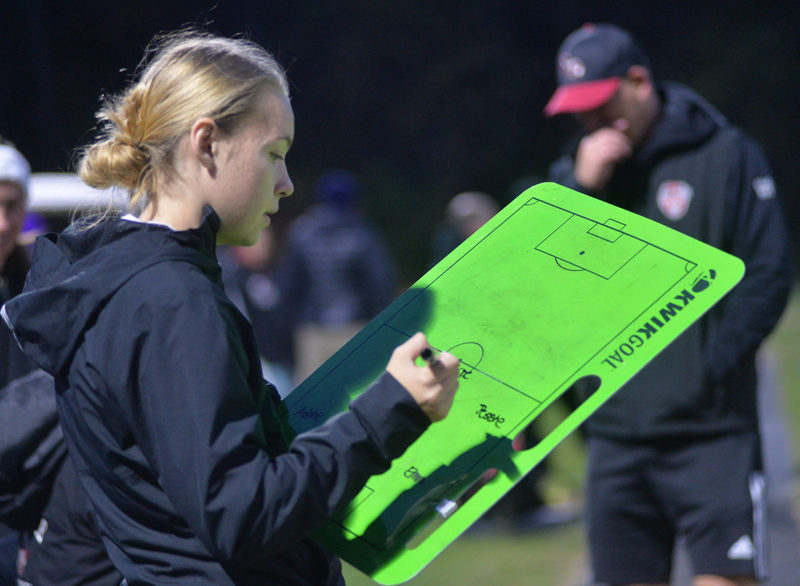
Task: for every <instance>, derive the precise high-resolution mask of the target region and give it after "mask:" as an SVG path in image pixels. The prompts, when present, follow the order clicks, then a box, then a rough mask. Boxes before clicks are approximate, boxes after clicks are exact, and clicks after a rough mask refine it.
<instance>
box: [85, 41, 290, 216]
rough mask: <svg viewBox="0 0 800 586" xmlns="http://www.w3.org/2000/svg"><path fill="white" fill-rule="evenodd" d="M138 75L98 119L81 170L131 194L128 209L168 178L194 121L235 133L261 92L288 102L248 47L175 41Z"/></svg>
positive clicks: (280, 82)
mask: <svg viewBox="0 0 800 586" xmlns="http://www.w3.org/2000/svg"><path fill="white" fill-rule="evenodd" d="M150 57H151V58H150ZM138 70H140V71H141V75H140V76H139V77H138V80H136V81H135V82H134V83H133V84H132V85H131V86H130V87H129V88H128V89H127V90H125V91H124V92H123V93H121V94H120V95H118V96H116V97H112V98H109V99H107V100H106V101H105V103H104V105H103V107H102V108H101V110H100V111H99V112H98V113H97V119H98V121H99V122H100V125H101V130H100V134H99V136H98V137H97V139H96V141H95V142H94V143H92V144H90V145H89V146H87V147H86V148H85V149H84V150H83V152H82V153H81V158H80V161H79V163H78V173H79V175H80V176H81V178H82V179H83V181H84V182H85V183H87V184H88V185H90V186H92V187H96V188H100V189H106V188H109V187H121V188H123V189H125V190H127V191H128V194H129V202H130V206H131V208H136V207H138V206H140V205H142V204H143V203H145V202H146V201H147V200H148V199H149V198H150V197H152V196H153V195H154V194H156V193H157V191H158V189H157V183H158V181H159V180H162V179H164V178H166V177H169V175H170V173H171V172H172V171H173V163H174V153H175V148H176V146H177V144H178V142H179V141H180V140H181V139H182V138H183V137H184V136H185V135H186V134H187V133H188V132H189V130H190V128H191V126H192V124H193V123H194V121H195V120H197V119H198V118H202V117H209V118H211V119H212V120H214V121H215V122H216V123H217V125H218V127H219V128H220V130H221V131H222V132H223V133H230V132H233V131H235V130H236V129H237V128H238V126H239V125H240V124H241V123H242V121H243V120H245V119H246V118H247V117H248V115H249V114H250V113H251V112H252V111H253V108H254V104H255V101H256V98H257V96H258V94H259V92H260V91H261V90H262V89H263V88H265V87H271V88H274V89H276V90H278V91H280V92H281V93H283V95H285V96H286V97H287V98H288V97H289V88H288V83H287V81H286V75H285V73H284V71H283V69H282V68H281V66H280V65H279V64H278V62H277V61H276V60H275V58H274V57H273V56H272V55H271V54H270V53H268V52H267V51H266V50H265V49H264V48H262V47H261V46H259V45H257V44H255V43H253V42H251V41H248V40H245V39H239V38H236V39H231V38H225V37H218V36H214V35H210V34H207V33H202V32H197V31H182V32H179V33H172V34H170V35H167V36H165V37H161V38H157V39H155V40H154V42H153V43H152V44H151V46H150V47H149V48H148V50H147V52H146V53H145V58H144V59H143V61H142V63H141V64H140V65H139V68H138Z"/></svg>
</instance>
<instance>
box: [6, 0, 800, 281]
mask: <svg viewBox="0 0 800 586" xmlns="http://www.w3.org/2000/svg"><path fill="white" fill-rule="evenodd" d="M0 6H2V12H1V13H0V75H1V76H2V77H1V78H0V79H1V80H2V91H0V134H3V135H5V136H7V137H8V138H10V139H11V140H13V141H14V142H15V143H16V144H17V146H18V147H19V148H20V149H21V150H22V151H23V152H24V153H25V154H26V156H27V157H28V158H29V159H30V161H31V164H32V166H33V170H34V171H71V170H72V161H73V160H74V157H75V151H76V149H77V148H78V147H80V146H81V145H83V144H85V143H86V142H87V141H89V140H91V139H92V137H93V136H94V123H95V121H94V113H95V111H96V110H97V109H98V106H99V105H100V96H101V95H102V94H103V93H115V92H118V91H120V90H121V89H123V88H124V86H125V85H126V83H127V82H128V81H129V79H130V77H131V75H132V73H133V71H134V70H135V68H136V65H137V63H138V62H139V60H140V58H141V56H142V53H143V49H144V47H145V46H146V44H147V43H148V41H149V40H150V39H151V37H152V36H153V35H154V34H155V33H157V32H163V31H168V30H172V29H175V28H178V27H180V26H182V25H184V24H191V23H194V24H198V23H199V24H204V25H205V28H207V29H208V30H210V31H212V32H217V33H221V34H226V35H230V34H235V33H240V32H243V33H246V34H247V35H248V36H250V37H251V38H253V39H254V40H256V41H258V42H259V43H261V44H262V45H264V46H265V47H267V48H268V49H270V50H271V51H272V52H274V53H275V54H276V55H277V56H278V58H279V60H280V61H281V62H282V63H283V65H284V66H285V67H286V68H287V69H288V73H289V78H290V81H291V84H292V93H293V104H294V108H295V113H296V116H297V128H296V142H295V146H294V148H293V149H292V152H291V153H290V158H289V167H290V171H291V173H292V176H293V179H294V182H295V186H296V192H295V196H294V197H293V198H291V199H290V200H288V201H287V202H285V205H283V206H282V212H281V214H279V216H280V215H282V217H279V218H278V222H277V225H278V227H279V228H280V227H281V226H282V225H285V224H286V223H287V222H288V221H289V220H290V219H291V218H292V217H294V216H295V215H297V213H299V211H301V210H302V209H303V208H304V207H305V206H306V205H307V204H308V203H309V201H310V199H311V194H310V186H311V184H312V183H313V181H314V179H315V178H316V177H317V176H318V175H319V173H321V172H322V171H323V170H324V169H326V168H328V167H331V166H339V167H345V168H348V169H351V170H353V171H355V172H356V173H358V174H359V175H360V176H361V177H362V179H363V180H364V182H365V184H366V186H367V192H368V198H367V202H366V207H367V212H368V214H369V216H370V217H371V218H372V219H373V220H374V222H375V223H377V224H378V226H379V227H380V228H381V229H382V230H383V232H384V233H385V235H386V237H387V239H388V241H389V243H390V245H391V247H392V253H393V255H394V257H395V260H396V261H397V263H398V266H399V268H400V270H401V276H402V279H403V281H404V282H405V283H406V284H409V283H411V282H413V281H414V280H416V278H417V277H419V276H420V274H421V273H422V272H423V271H424V270H425V269H426V268H427V262H428V258H429V246H430V238H431V234H432V231H433V229H434V226H435V224H436V223H437V222H438V221H439V220H440V219H441V216H442V213H443V210H444V207H445V205H446V204H447V201H448V200H449V199H450V198H451V197H452V196H453V195H455V194H456V193H458V192H460V191H463V190H475V189H477V190H483V191H486V192H488V193H490V194H491V195H492V196H493V197H495V198H496V199H497V200H498V202H499V203H500V204H501V205H502V204H504V203H506V202H508V201H509V200H510V199H511V198H512V197H513V196H515V195H517V191H519V187H520V185H521V183H519V181H520V180H523V181H528V182H536V181H538V180H540V179H541V178H544V177H545V176H546V173H547V166H548V164H549V162H550V161H551V160H552V159H553V158H554V157H555V155H556V153H557V152H558V149H559V147H560V145H561V143H562V141H563V140H564V139H565V138H566V136H567V134H568V133H569V132H570V130H571V129H572V126H571V122H570V120H569V119H563V120H548V119H545V118H544V117H543V115H542V108H543V107H544V104H545V102H546V101H547V99H548V97H549V96H550V94H551V93H552V91H553V89H554V83H555V73H554V59H555V53H556V50H557V48H558V45H559V43H560V41H561V40H562V39H563V37H564V36H565V35H566V34H568V33H569V32H571V31H572V30H574V29H575V28H577V27H578V26H580V25H581V24H582V23H584V22H587V21H594V22H601V21H607V22H614V23H616V24H619V25H621V26H623V27H625V28H627V29H628V30H630V31H631V32H632V33H633V34H634V35H635V36H636V37H637V38H638V39H639V41H640V43H641V44H642V45H643V46H644V48H645V50H646V51H647V52H648V53H649V54H650V57H651V61H652V65H653V69H654V72H655V75H656V77H657V78H660V79H668V80H674V81H680V82H683V83H686V84H687V85H689V86H692V87H693V88H695V89H696V90H697V91H698V92H700V93H701V94H702V95H703V96H705V97H706V98H707V99H709V100H710V101H711V102H712V103H713V104H714V105H716V106H717V107H718V108H719V109H720V110H721V111H722V112H723V113H724V114H725V115H727V116H728V117H729V118H730V119H731V120H732V121H733V122H734V123H736V124H738V125H739V126H741V127H743V128H744V129H745V130H746V131H747V132H748V133H750V134H751V135H752V136H754V137H755V138H756V139H757V140H758V141H759V142H760V143H761V144H762V146H763V147H764V148H765V150H766V151H767V154H768V156H769V159H770V162H771V163H772V166H773V168H774V171H775V175H776V180H777V183H778V186H779V188H780V190H781V193H782V195H783V199H784V202H785V206H786V208H787V212H788V215H789V218H790V229H791V232H792V237H793V239H794V243H795V248H796V249H798V248H800V234H798V231H797V230H796V229H794V225H795V224H796V222H797V220H798V219H800V203H798V192H799V191H800V174H798V162H797V150H796V149H798V140H797V135H798V131H799V130H800V114H798V106H797V96H798V93H799V92H798V89H800V75H798V71H799V70H800V40H799V37H800V35H798V22H800V2H797V1H796V0H795V1H782V2H769V1H768V0H767V1H763V2H753V1H752V0H747V1H744V0H727V1H724V2H719V1H699V2H688V1H686V2H669V3H658V4H656V3H650V2H642V1H641V0H637V1H623V2H597V0H586V1H582V0H553V1H550V2H534V1H530V2H524V1H520V0H493V1H486V2H463V1H458V2H456V1H453V0H444V1H438V2H434V1H419V2H408V1H406V2H399V1H398V2H395V1H381V0H379V1H377V2H375V1H373V2H370V1H366V0H363V1H358V0H351V1H344V2H326V3H323V2H302V1H291V0H290V1H285V2H271V1H264V0H250V1H246V0H238V1H226V0H219V1H217V2H213V1H211V0H205V1H197V0H183V1H177V0H176V1H169V0H158V1H156V0H136V1H133V2H113V1H112V2H109V1H108V0H105V1H102V2H101V1H99V0H86V1H81V2H69V1H67V2H65V1H63V0H62V1H59V2H56V1H52V0H2V2H0ZM795 257H796V258H797V255H796V256H795Z"/></svg>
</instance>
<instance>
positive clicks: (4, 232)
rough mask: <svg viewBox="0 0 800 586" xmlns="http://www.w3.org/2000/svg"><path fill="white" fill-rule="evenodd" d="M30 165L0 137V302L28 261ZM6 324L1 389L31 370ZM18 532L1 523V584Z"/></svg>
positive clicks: (7, 577) (16, 288)
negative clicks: (25, 228)
mask: <svg viewBox="0 0 800 586" xmlns="http://www.w3.org/2000/svg"><path fill="white" fill-rule="evenodd" d="M30 175H31V168H30V165H29V164H28V161H27V160H25V157H23V156H22V154H20V152H19V151H17V149H16V148H14V145H13V144H11V143H10V142H8V141H6V140H5V139H3V138H2V137H0V305H2V304H3V303H5V302H6V301H8V300H9V299H11V298H12V297H14V296H16V295H18V294H19V293H20V292H21V291H22V286H23V285H24V284H25V276H26V275H27V274H28V269H29V268H30V263H29V261H28V255H27V253H26V251H25V248H24V247H23V246H22V245H21V244H20V243H19V235H20V231H21V230H22V224H23V222H24V220H25V209H26V207H27V201H28V183H29V180H30ZM33 368H34V366H33V364H32V363H31V362H30V361H29V360H28V358H27V357H26V356H25V354H23V353H22V350H20V349H19V346H17V344H16V342H15V341H14V338H13V337H12V336H11V332H10V331H9V330H8V328H5V327H0V389H2V388H3V387H5V386H6V385H7V384H8V383H9V382H10V381H12V380H14V379H16V378H18V377H21V376H23V375H25V374H27V373H28V372H30V371H31V370H33ZM18 545H19V536H18V534H17V532H16V531H12V530H11V529H9V528H8V527H6V526H5V525H3V524H0V586H6V585H16V583H17V581H16V562H17V548H18Z"/></svg>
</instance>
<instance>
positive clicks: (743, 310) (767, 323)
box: [706, 137, 792, 383]
mask: <svg viewBox="0 0 800 586" xmlns="http://www.w3.org/2000/svg"><path fill="white" fill-rule="evenodd" d="M727 187H728V189H727V191H728V193H727V198H726V199H725V206H726V209H725V214H724V218H725V222H724V232H723V240H724V242H723V247H724V249H725V250H727V251H728V252H730V253H731V254H733V255H735V256H738V257H739V258H741V259H742V260H743V261H744V263H745V275H744V278H743V279H742V281H741V282H740V283H739V285H737V286H736V288H734V289H733V291H732V292H731V293H730V294H729V295H728V296H727V297H726V298H725V299H724V300H723V302H722V303H720V304H719V305H718V306H717V308H715V310H713V311H714V314H713V315H714V316H715V318H716V319H715V320H714V322H715V331H714V332H712V333H711V335H710V336H709V343H710V344H711V346H710V347H709V352H708V360H709V362H708V364H707V365H706V367H707V369H708V372H709V373H710V376H711V379H712V380H711V382H712V383H719V382H721V381H723V380H724V379H725V378H726V377H727V376H728V375H729V374H731V373H732V372H733V371H734V370H736V368H737V367H738V366H739V365H740V364H741V363H742V361H743V360H744V359H746V358H747V357H749V356H752V355H753V354H754V353H755V351H756V350H757V349H758V347H759V345H760V344H761V342H762V341H763V340H764V338H766V336H767V335H768V334H769V333H770V332H771V331H772V329H773V328H774V327H775V324H776V323H777V321H778V319H779V318H780V316H781V313H782V312H783V310H784V308H785V306H786V302H787V300H788V296H789V292H790V290H791V285H792V277H791V264H792V263H791V252H790V244H789V238H788V234H787V229H786V225H785V220H784V217H783V212H782V209H781V204H780V200H779V199H778V196H777V193H776V189H775V184H774V181H773V177H772V173H771V171H770V168H769V165H768V163H767V161H766V157H765V156H764V153H763V152H762V150H761V148H760V147H759V146H758V145H756V144H755V142H753V141H752V140H751V139H749V138H747V137H743V138H742V141H741V143H740V148H738V149H736V150H735V154H734V160H733V161H732V163H731V174H730V176H729V177H728V185H727Z"/></svg>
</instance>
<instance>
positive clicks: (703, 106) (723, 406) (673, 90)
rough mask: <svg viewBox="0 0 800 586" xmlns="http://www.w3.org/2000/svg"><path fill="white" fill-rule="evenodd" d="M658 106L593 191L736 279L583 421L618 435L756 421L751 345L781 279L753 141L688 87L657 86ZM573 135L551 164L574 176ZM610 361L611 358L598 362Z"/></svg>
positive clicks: (768, 187)
mask: <svg viewBox="0 0 800 586" xmlns="http://www.w3.org/2000/svg"><path fill="white" fill-rule="evenodd" d="M659 92H660V97H661V100H662V106H663V107H662V112H661V116H660V118H659V119H658V121H657V123H656V126H655V127H654V129H653V131H652V132H651V134H650V136H649V137H648V138H647V140H646V142H645V143H644V144H643V145H642V147H641V148H640V149H638V150H637V151H636V152H635V153H634V155H633V157H632V158H631V159H629V160H627V161H625V162H623V163H621V164H620V165H619V166H618V167H617V169H616V170H615V172H614V175H613V177H612V180H611V182H610V183H609V184H608V185H607V186H606V188H605V189H603V191H602V192H601V193H590V195H594V196H596V197H599V198H601V199H603V200H606V201H608V202H610V203H612V204H615V205H618V206H620V207H623V208H626V209H629V210H631V211H633V212H636V213H638V214H641V215H643V216H646V217H649V218H652V219H655V220H657V221H659V222H661V223H663V224H666V225H667V226H670V227H672V228H675V229H676V230H679V231H681V232H683V233H685V234H688V235H690V236H693V237H695V238H697V239H699V240H702V241H704V242H707V243H709V244H711V245H713V246H715V247H717V248H720V249H722V250H725V251H727V252H730V253H731V254H733V255H735V256H738V257H739V258H741V259H742V260H743V261H744V262H745V265H746V274H745V276H744V279H743V280H742V282H741V283H740V284H739V285H738V286H737V287H736V288H735V289H734V290H733V291H732V292H731V293H730V294H729V295H728V296H727V297H726V298H725V299H723V300H722V302H720V303H719V304H718V305H717V306H716V307H715V308H713V309H712V310H711V311H710V312H709V314H707V315H706V316H705V317H704V318H703V319H702V320H701V321H700V322H698V323H697V324H695V325H694V326H693V327H692V328H690V329H689V330H688V331H686V332H685V333H684V334H683V335H681V336H680V337H679V338H678V339H677V340H676V341H675V342H673V343H672V344H671V345H670V346H669V347H668V348H667V349H666V350H665V351H664V352H662V353H661V354H660V355H659V356H658V357H656V358H655V359H654V360H653V361H652V362H651V363H650V364H648V365H647V366H646V367H645V368H644V369H643V370H642V371H641V372H640V373H639V374H637V375H636V376H635V377H634V378H633V379H632V380H631V381H630V382H629V383H628V384H626V385H625V386H624V387H623V388H622V389H621V390H620V391H619V392H618V393H617V394H616V395H614V396H613V397H612V398H611V399H610V400H609V401H608V403H607V404H606V405H604V406H603V407H602V408H601V409H599V410H598V412H597V413H595V415H593V416H592V418H590V420H589V421H588V430H589V431H590V432H591V433H596V434H600V435H605V436H610V437H615V438H618V439H641V438H658V437H669V436H674V435H676V434H700V435H704V434H714V433H727V432H732V431H753V430H757V413H756V373H755V354H756V350H757V349H758V347H759V345H760V344H761V342H762V341H763V340H764V338H765V337H766V336H767V335H768V334H769V332H770V331H771V330H772V328H773V327H774V326H775V324H776V322H777V321H778V318H779V317H780V315H781V312H782V311H783V309H784V307H785V305H786V301H787V298H788V294H789V291H790V289H791V283H792V281H791V274H790V272H791V270H790V269H791V262H790V252H789V240H788V236H787V232H786V227H785V224H784V219H783V215H782V211H781V206H780V202H779V201H778V198H777V196H776V192H775V186H774V182H773V180H772V174H771V171H770V169H769V166H768V164H767V161H766V158H765V157H764V154H763V152H762V151H761V149H760V148H759V147H758V145H756V144H755V143H754V142H753V141H752V140H751V139H750V138H748V137H747V136H745V135H744V134H743V133H742V132H741V131H740V130H739V129H737V128H736V127H734V126H732V125H730V124H729V123H728V122H727V121H726V120H725V118H724V117H723V116H722V115H721V114H720V113H719V112H717V111H716V110H714V109H713V108H712V107H711V106H710V105H709V104H708V103H706V102H705V101H704V100H702V98H700V97H699V96H698V95H697V94H695V93H694V92H692V91H691V90H689V89H687V88H685V87H683V86H680V85H677V84H662V85H660V86H659ZM580 138H581V136H577V137H576V138H575V140H574V141H573V142H572V143H571V144H570V145H568V148H567V152H566V153H565V154H564V155H563V156H562V157H561V158H560V159H559V160H557V161H556V162H555V163H554V164H553V166H552V168H551V179H552V180H553V181H555V182H557V183H560V184H562V185H565V186H567V187H571V188H573V189H576V190H577V191H581V192H584V193H589V192H588V190H586V189H585V188H583V187H582V186H581V185H579V184H577V182H576V181H575V177H574V173H573V165H574V157H575V152H576V149H577V144H578V141H579V140H580ZM609 362H610V363H613V361H609Z"/></svg>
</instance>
